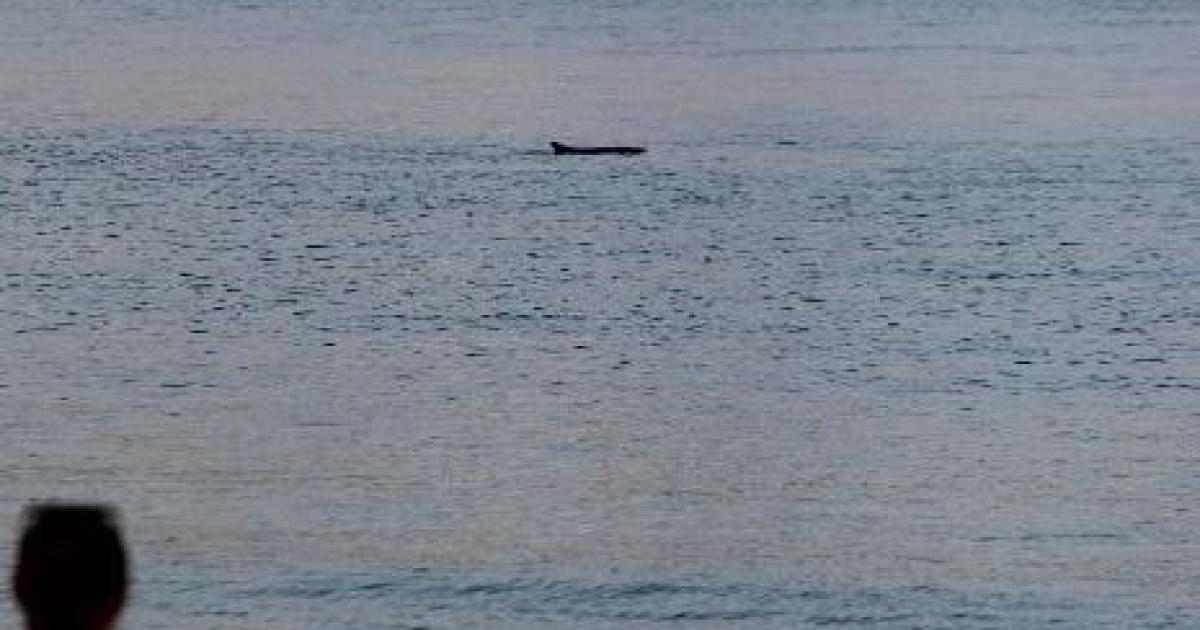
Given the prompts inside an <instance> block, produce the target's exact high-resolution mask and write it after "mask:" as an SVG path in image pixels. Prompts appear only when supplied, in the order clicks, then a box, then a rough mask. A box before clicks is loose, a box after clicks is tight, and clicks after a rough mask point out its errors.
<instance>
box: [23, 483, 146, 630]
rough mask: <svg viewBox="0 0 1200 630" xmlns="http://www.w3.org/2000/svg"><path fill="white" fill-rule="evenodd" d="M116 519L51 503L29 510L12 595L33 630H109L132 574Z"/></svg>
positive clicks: (94, 508) (97, 510)
mask: <svg viewBox="0 0 1200 630" xmlns="http://www.w3.org/2000/svg"><path fill="white" fill-rule="evenodd" d="M116 520H117V519H116V513H115V511H114V510H113V509H112V508H109V507H106V506H101V505H76V504H66V503H47V504H42V505H34V506H30V507H29V508H27V509H26V510H25V531H24V533H23V534H22V536H21V542H20V548H19V549H18V550H17V564H16V570H15V572H14V573H13V592H14V593H15V594H16V596H17V602H18V603H19V604H20V605H21V610H22V611H23V612H24V613H25V620H26V623H27V627H28V628H29V629H30V630H102V629H105V628H111V627H112V626H113V624H114V622H116V619H117V616H118V615H119V614H120V613H121V606H122V605H123V604H124V603H125V593H126V592H127V591H128V588H129V568H128V561H127V558H126V553H125V545H124V544H122V542H121V535H120V533H119V532H118V531H117V523H116Z"/></svg>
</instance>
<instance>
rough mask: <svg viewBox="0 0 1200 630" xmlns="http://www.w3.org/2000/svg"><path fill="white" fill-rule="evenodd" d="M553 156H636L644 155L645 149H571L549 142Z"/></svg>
mask: <svg viewBox="0 0 1200 630" xmlns="http://www.w3.org/2000/svg"><path fill="white" fill-rule="evenodd" d="M550 148H551V149H554V155H637V154H639V153H645V152H646V147H620V146H618V147H573V146H571V145H568V144H563V143H561V142H551V143H550Z"/></svg>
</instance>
